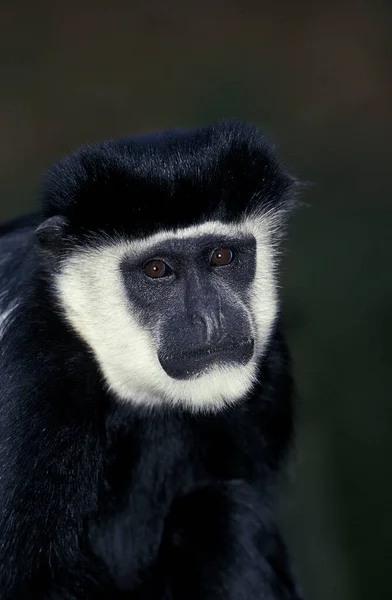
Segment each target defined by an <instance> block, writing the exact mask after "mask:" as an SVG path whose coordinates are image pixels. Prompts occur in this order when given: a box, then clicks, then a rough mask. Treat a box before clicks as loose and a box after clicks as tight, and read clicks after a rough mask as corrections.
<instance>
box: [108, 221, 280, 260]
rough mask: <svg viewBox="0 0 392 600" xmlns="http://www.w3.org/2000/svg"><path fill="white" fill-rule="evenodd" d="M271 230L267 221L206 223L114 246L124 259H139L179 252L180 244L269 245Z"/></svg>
mask: <svg viewBox="0 0 392 600" xmlns="http://www.w3.org/2000/svg"><path fill="white" fill-rule="evenodd" d="M270 234H271V227H270V224H269V223H268V218H267V217H261V218H248V219H246V220H243V221H242V222H238V223H232V224H229V223H223V222H221V221H207V222H205V223H201V224H198V225H192V226H189V227H183V228H177V229H171V230H164V231H161V232H159V233H156V234H153V235H149V236H145V237H141V238H137V239H125V238H124V237H123V236H120V239H119V240H118V242H119V243H120V245H121V246H122V248H123V249H124V251H126V252H127V254H128V255H135V256H140V255H141V254H144V253H146V252H154V251H156V250H158V249H162V247H165V249H166V248H167V249H169V248H170V249H171V250H175V251H178V250H181V249H182V248H183V247H184V242H187V241H189V242H196V243H197V242H198V241H199V242H200V243H202V244H203V243H206V244H209V243H210V242H211V243H212V242H216V243H230V242H231V243H234V242H236V243H241V242H244V243H249V242H254V241H256V244H257V245H258V246H260V245H262V246H265V247H268V246H270V245H271V235H270Z"/></svg>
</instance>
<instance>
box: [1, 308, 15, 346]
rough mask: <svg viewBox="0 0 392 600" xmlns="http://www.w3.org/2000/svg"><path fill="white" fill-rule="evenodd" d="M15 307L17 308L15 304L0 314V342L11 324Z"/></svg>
mask: <svg viewBox="0 0 392 600" xmlns="http://www.w3.org/2000/svg"><path fill="white" fill-rule="evenodd" d="M16 307H17V303H16V302H15V303H14V304H12V305H11V306H9V307H8V308H7V309H6V310H4V311H3V312H1V313H0V342H1V340H2V338H3V337H4V335H5V332H6V329H7V326H8V325H9V324H10V322H11V318H12V313H13V312H14V310H15V308H16Z"/></svg>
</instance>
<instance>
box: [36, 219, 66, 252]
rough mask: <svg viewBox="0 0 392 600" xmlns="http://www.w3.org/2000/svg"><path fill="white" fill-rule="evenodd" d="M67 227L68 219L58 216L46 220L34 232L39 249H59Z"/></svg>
mask: <svg viewBox="0 0 392 600" xmlns="http://www.w3.org/2000/svg"><path fill="white" fill-rule="evenodd" d="M68 225H69V223H68V219H67V218H66V217H62V216H60V215H57V216H55V217H49V218H48V219H46V221H44V222H43V223H41V225H39V226H38V227H37V229H36V230H35V235H36V236H37V239H38V242H39V245H40V247H41V248H42V249H43V250H49V251H55V250H56V249H57V248H59V247H60V246H61V242H62V239H63V238H64V236H65V234H66V233H67V230H68Z"/></svg>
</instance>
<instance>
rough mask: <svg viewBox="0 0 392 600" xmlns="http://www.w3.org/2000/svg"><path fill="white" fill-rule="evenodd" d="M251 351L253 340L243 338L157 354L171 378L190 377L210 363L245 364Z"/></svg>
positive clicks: (210, 364) (252, 349)
mask: <svg viewBox="0 0 392 600" xmlns="http://www.w3.org/2000/svg"><path fill="white" fill-rule="evenodd" d="M253 351H254V340H253V339H252V338H245V339H240V340H238V341H236V342H233V341H230V342H229V343H228V342H226V343H223V344H222V343H221V344H217V345H215V346H205V347H202V348H191V349H189V350H183V351H181V352H177V353H169V354H162V355H159V354H158V359H159V362H160V364H161V366H162V368H163V369H164V371H166V373H167V374H168V375H169V376H170V377H172V378H173V379H192V378H194V377H197V376H200V375H201V374H202V373H203V372H205V371H206V370H207V369H208V368H210V367H211V366H212V365H216V364H222V365H224V364H239V365H245V364H247V363H248V362H249V361H250V359H251V358H252V356H253Z"/></svg>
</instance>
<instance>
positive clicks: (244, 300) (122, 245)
mask: <svg viewBox="0 0 392 600" xmlns="http://www.w3.org/2000/svg"><path fill="white" fill-rule="evenodd" d="M296 189H297V184H296V181H295V180H294V178H292V177H291V176H289V175H288V174H287V173H286V172H285V170H284V169H283V167H282V166H281V165H280V163H279V162H278V160H277V158H276V157H275V154H274V151H273V150H272V148H271V147H270V146H269V145H268V144H267V142H266V141H265V139H264V137H263V136H262V134H261V133H260V132H259V131H258V130H257V129H256V128H253V127H251V126H248V125H243V124H240V123H219V124H217V125H215V126H211V127H204V128H200V129H196V130H191V131H182V130H181V131H178V130H174V131H168V132H165V133H159V134H156V135H151V136H141V137H136V138H131V139H123V140H120V141H108V142H105V143H101V144H98V145H93V146H88V147H83V148H81V149H80V150H78V151H77V152H76V153H75V154H72V155H70V156H67V157H65V158H63V159H62V160H60V161H59V162H58V163H57V164H55V165H54V166H52V167H51V168H50V169H49V170H48V173H47V175H46V178H45V179H44V183H43V189H42V209H41V211H40V212H39V214H34V215H32V216H28V217H23V218H22V219H19V220H16V221H14V222H12V223H9V224H6V225H3V226H2V228H1V229H0V286H1V287H0V597H1V599H2V600H19V599H21V600H33V599H36V600H44V599H45V600H98V599H105V598H107V599H110V600H116V599H123V600H125V599H134V600H299V593H298V592H297V591H296V585H295V583H294V581H293V577H292V574H291V568H290V565H289V559H288V557H287V553H286V549H285V545H284V543H283V541H282V539H281V537H280V534H279V531H278V529H277V525H276V520H275V514H274V509H275V502H276V497H275V488H276V481H277V475H278V474H279V472H280V471H281V468H282V466H283V463H284V460H285V458H286V454H287V450H288V447H289V442H290V437H291V434H292V421H293V416H292V402H291V377H290V367H289V359H288V355H287V351H286V347H285V343H284V339H283V338H282V334H281V326H280V319H279V302H278V295H277V282H276V268H277V259H278V255H279V248H280V245H281V243H280V242H281V238H282V233H283V232H284V229H285V223H286V218H287V215H288V213H289V212H290V209H291V207H292V206H293V204H295V200H294V198H295V195H296Z"/></svg>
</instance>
